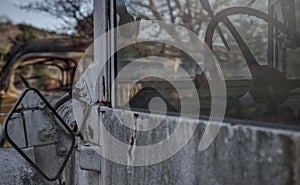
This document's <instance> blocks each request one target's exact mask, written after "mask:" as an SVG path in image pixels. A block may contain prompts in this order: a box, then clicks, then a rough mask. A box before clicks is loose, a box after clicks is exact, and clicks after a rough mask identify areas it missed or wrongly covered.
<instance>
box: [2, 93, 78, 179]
mask: <svg viewBox="0 0 300 185" xmlns="http://www.w3.org/2000/svg"><path fill="white" fill-rule="evenodd" d="M4 135H5V137H6V139H7V140H8V142H9V143H10V144H11V145H12V146H13V147H14V148H15V149H16V150H17V151H18V152H19V153H20V154H21V155H22V156H23V157H24V158H25V159H26V160H27V161H28V162H29V163H30V164H31V165H32V166H33V167H35V168H36V169H37V171H39V172H40V173H41V174H42V175H43V176H44V177H45V178H46V179H47V180H50V181H53V180H56V179H57V178H58V177H59V176H60V175H61V173H62V171H63V169H64V167H65V166H66V163H67V161H68V159H69V157H70V156H71V154H72V152H73V149H74V145H75V137H74V135H73V133H72V131H71V130H70V129H69V127H68V126H67V125H66V123H65V122H64V121H63V120H62V118H61V117H60V116H59V115H58V114H57V113H56V111H55V110H54V109H53V108H52V107H51V105H50V104H49V103H48V102H47V100H46V99H45V98H44V97H43V96H42V95H41V94H40V92H39V91H37V90H36V89H32V88H29V89H27V90H25V91H24V92H23V94H22V95H21V96H20V98H19V99H18V101H17V102H16V104H15V105H14V107H13V109H12V110H11V112H10V113H9V115H8V116H7V118H6V120H5V122H4Z"/></svg>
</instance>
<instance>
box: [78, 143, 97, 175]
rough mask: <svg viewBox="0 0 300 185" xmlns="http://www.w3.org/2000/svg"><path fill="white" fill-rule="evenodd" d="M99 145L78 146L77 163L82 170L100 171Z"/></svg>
mask: <svg viewBox="0 0 300 185" xmlns="http://www.w3.org/2000/svg"><path fill="white" fill-rule="evenodd" d="M98 150H100V147H96V146H90V145H83V146H80V148H79V165H80V168H81V169H82V170H88V171H95V172H99V173H100V172H101V156H100V154H99V153H97V151H98Z"/></svg>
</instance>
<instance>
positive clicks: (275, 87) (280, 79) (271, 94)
mask: <svg viewBox="0 0 300 185" xmlns="http://www.w3.org/2000/svg"><path fill="white" fill-rule="evenodd" d="M234 14H245V15H251V16H255V17H257V18H259V19H263V20H265V21H266V22H268V23H270V24H271V25H272V26H273V27H276V28H278V29H279V30H281V31H282V32H283V33H285V34H287V35H289V36H290V35H291V33H290V32H289V30H288V28H287V27H286V26H285V25H284V24H282V23H281V22H279V21H277V20H276V19H274V18H272V17H270V16H269V15H267V14H265V13H263V12H260V11H258V10H255V9H252V8H247V7H232V8H227V9H225V10H223V11H221V12H219V13H217V14H216V15H215V16H214V17H213V18H212V20H211V22H210V23H209V25H208V27H207V30H206V34H205V42H206V43H207V45H208V46H209V47H210V49H213V42H212V39H213V34H214V31H215V29H216V27H217V25H218V23H219V22H223V23H224V24H225V26H226V27H227V28H228V30H229V31H230V33H231V34H232V36H233V37H234V39H235V41H236V42H237V44H238V46H239V48H240V49H241V52H242V54H243V57H244V58H245V60H246V62H247V66H248V68H249V70H250V73H251V76H252V81H253V82H252V83H253V84H252V87H251V90H250V92H249V93H250V94H251V95H252V96H253V98H254V100H255V101H256V102H263V103H264V104H265V105H266V107H267V108H268V110H269V111H270V112H272V113H277V111H278V108H279V106H280V104H282V103H283V102H284V101H286V100H287V98H288V96H289V90H290V89H289V85H288V81H287V78H286V77H285V75H284V74H283V73H281V72H280V71H279V70H277V69H275V68H273V67H271V66H268V65H260V64H259V63H258V62H257V60H256V58H255V57H254V56H253V54H252V52H251V51H250V49H249V47H248V46H247V44H246V43H245V41H244V40H243V38H242V37H241V35H240V34H239V32H238V31H237V29H236V28H235V27H234V25H233V24H232V23H231V21H230V20H229V19H228V16H230V15H234Z"/></svg>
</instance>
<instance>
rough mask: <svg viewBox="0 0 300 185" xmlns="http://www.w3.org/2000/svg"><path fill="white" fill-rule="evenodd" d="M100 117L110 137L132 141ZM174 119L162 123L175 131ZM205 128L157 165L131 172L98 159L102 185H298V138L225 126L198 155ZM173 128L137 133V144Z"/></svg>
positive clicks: (115, 122) (121, 129)
mask: <svg viewBox="0 0 300 185" xmlns="http://www.w3.org/2000/svg"><path fill="white" fill-rule="evenodd" d="M122 114H126V113H124V112H123V113H122ZM104 117H105V118H104V122H105V123H106V124H105V125H106V129H107V130H109V132H110V133H111V134H112V135H113V136H115V137H117V139H119V140H121V141H123V142H125V143H126V142H129V141H130V140H131V138H132V132H130V131H128V129H126V128H125V127H122V126H121V124H120V122H119V121H118V120H117V119H114V118H113V117H112V116H111V113H108V114H104ZM124 117H126V116H123V118H124ZM128 117H129V116H128ZM175 119H176V118H174V117H173V118H172V117H166V118H165V122H166V123H171V124H170V125H173V124H172V123H174V122H176V120H175ZM128 120H132V119H128ZM128 120H123V121H125V122H126V121H128ZM149 124H150V123H149ZM188 125H189V124H187V127H188ZM205 126H206V125H205V122H200V123H199V125H198V128H197V130H196V132H195V134H194V136H193V138H192V139H191V140H190V142H189V143H188V144H187V145H186V146H185V147H184V148H183V149H182V150H181V151H180V152H179V153H177V154H176V155H175V156H173V157H171V158H170V159H168V160H166V161H164V162H162V163H159V164H156V165H151V166H145V167H130V166H123V165H118V164H116V163H113V162H110V161H108V160H105V159H102V161H101V169H102V173H101V176H100V179H101V183H100V184H113V185H116V184H122V185H123V184H145V185H146V184H147V185H149V184H185V185H190V184H206V185H217V184H222V185H223V184H244V185H248V184H249V185H253V184H272V185H285V184H288V185H293V184H295V185H296V184H300V173H299V169H300V168H299V167H300V160H299V151H300V133H297V132H293V131H282V130H278V129H266V128H262V127H254V126H242V125H231V124H224V125H223V126H222V129H221V131H220V133H219V135H218V136H217V138H216V140H215V141H214V143H213V144H212V145H211V146H210V147H209V148H208V149H207V150H206V151H204V152H200V151H198V144H199V142H200V138H201V136H202V134H203V131H204V128H205ZM172 127H174V126H166V127H160V128H159V129H154V130H153V131H151V132H149V133H140V134H138V133H137V135H136V137H135V140H136V141H135V143H137V145H145V144H149V143H150V144H151V143H156V142H158V141H159V140H162V139H164V138H165V137H166V136H167V135H168V133H169V131H170V130H172ZM187 129H188V128H187ZM133 153H134V151H133ZM128 155H130V154H129V153H128Z"/></svg>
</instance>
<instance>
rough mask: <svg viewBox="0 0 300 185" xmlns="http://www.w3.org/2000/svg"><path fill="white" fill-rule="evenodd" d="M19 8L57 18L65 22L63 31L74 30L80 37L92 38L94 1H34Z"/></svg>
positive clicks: (61, 26)
mask: <svg viewBox="0 0 300 185" xmlns="http://www.w3.org/2000/svg"><path fill="white" fill-rule="evenodd" d="M17 6H18V7H20V8H21V9H22V10H26V11H31V12H38V13H46V14H48V15H50V16H53V17H56V18H58V19H59V20H61V21H62V22H63V25H60V28H61V29H65V30H66V29H69V30H70V28H72V29H74V30H75V31H76V34H77V35H78V36H84V37H90V36H92V34H91V31H90V28H91V27H92V25H93V19H92V16H91V14H92V0H42V1H41V0H33V1H30V2H28V3H23V4H19V5H17ZM85 29H87V30H86V31H87V32H85Z"/></svg>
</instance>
